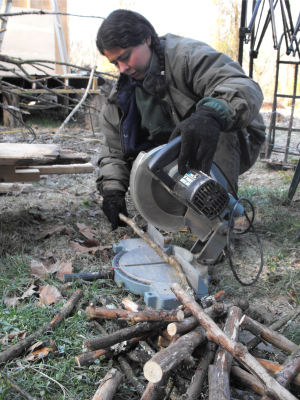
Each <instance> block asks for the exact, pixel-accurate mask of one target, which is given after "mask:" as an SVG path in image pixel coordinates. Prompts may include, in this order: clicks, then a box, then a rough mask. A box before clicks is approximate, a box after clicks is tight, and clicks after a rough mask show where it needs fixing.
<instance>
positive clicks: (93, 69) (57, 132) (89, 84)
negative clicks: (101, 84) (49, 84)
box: [51, 67, 96, 142]
mask: <svg viewBox="0 0 300 400" xmlns="http://www.w3.org/2000/svg"><path fill="white" fill-rule="evenodd" d="M95 69H96V67H93V68H92V71H91V74H90V78H89V82H88V84H87V87H86V91H85V92H84V95H83V96H82V98H81V100H80V101H79V103H78V104H77V106H76V107H74V109H73V110H72V111H71V112H70V114H69V115H68V116H67V118H66V119H65V120H64V122H63V123H62V124H61V126H60V127H59V129H58V130H57V131H56V132H55V135H54V136H53V139H52V141H51V142H55V140H56V138H57V136H58V135H59V134H60V132H61V131H62V130H63V129H64V127H65V126H66V125H67V123H68V122H69V121H70V119H71V118H72V116H73V115H74V114H75V113H76V111H77V110H78V108H79V107H80V106H81V104H83V102H84V100H85V99H86V96H87V95H88V93H89V90H90V87H91V85H92V82H93V76H94V72H95Z"/></svg>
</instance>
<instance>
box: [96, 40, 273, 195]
mask: <svg viewBox="0 0 300 400" xmlns="http://www.w3.org/2000/svg"><path fill="white" fill-rule="evenodd" d="M161 43H162V45H163V47H164V54H165V77H166V80H167V82H168V83H169V85H168V90H167V94H166V95H165V97H164V99H163V100H165V101H166V102H167V103H168V104H169V106H170V107H171V110H172V116H173V119H174V121H175V123H176V124H178V123H179V122H180V121H181V120H183V119H185V118H187V117H188V116H190V115H191V113H192V112H194V111H195V109H196V105H197V103H198V102H199V101H200V100H202V99H205V98H213V99H217V100H220V101H222V103H224V104H225V105H226V106H227V107H228V108H229V110H230V114H231V121H230V123H229V124H228V125H227V129H226V131H225V132H238V131H242V132H243V137H244V139H245V143H244V146H243V147H244V148H245V149H247V148H249V147H250V146H251V147H253V146H254V147H256V148H257V147H260V146H261V144H262V143H263V142H264V140H265V126H264V124H263V121H262V117H261V116H260V115H259V110H260V107H261V105H262V101H263V94H262V91H261V89H260V87H259V85H258V84H257V83H256V82H255V81H253V80H252V79H251V78H249V77H248V76H247V75H245V73H244V72H243V70H242V68H241V66H240V65H239V63H237V62H234V61H233V60H232V59H230V58H229V57H228V56H226V55H225V54H223V53H219V52H217V51H216V50H214V49H213V48H212V47H210V46H208V45H207V44H206V43H203V42H199V41H196V40H193V39H189V38H182V37H179V36H175V35H173V34H167V35H166V36H164V37H163V38H161ZM157 75H160V66H159V60H158V57H157V55H156V53H155V52H153V56H152V60H151V65H150V68H149V72H148V74H147V75H146V77H145V79H144V81H143V87H144V89H145V90H146V91H148V92H149V93H150V94H153V89H152V88H153V85H154V79H155V77H156V76H157ZM129 79H130V78H129V77H128V76H126V75H123V74H121V75H120V78H119V80H125V81H126V80H129ZM123 82H124V81H123ZM118 87H119V83H117V84H116V85H115V87H114V88H113V89H112V92H111V94H110V96H109V98H108V101H107V103H106V104H105V105H104V106H103V109H102V111H101V128H102V133H103V140H102V145H101V155H100V158H99V162H98V165H99V175H98V179H97V187H98V189H99V191H100V193H103V190H121V191H125V192H126V191H127V189H128V185H129V175H130V170H131V165H132V161H133V159H134V158H133V157H128V156H125V155H124V152H123V151H122V140H124V139H125V138H121V131H122V130H121V125H122V117H123V110H122V109H121V107H120V106H119V105H117V98H118V94H119V93H118ZM127 134H128V133H127ZM244 159H245V160H246V161H245V162H246V163H247V164H249V165H248V166H246V168H244V170H245V169H247V168H250V166H251V165H252V164H253V162H254V161H253V160H251V156H249V155H248V156H245V157H244Z"/></svg>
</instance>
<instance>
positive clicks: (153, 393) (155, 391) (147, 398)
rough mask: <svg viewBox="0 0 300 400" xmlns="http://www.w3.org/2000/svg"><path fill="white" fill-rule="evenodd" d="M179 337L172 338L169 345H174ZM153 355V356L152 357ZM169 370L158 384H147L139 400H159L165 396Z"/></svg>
mask: <svg viewBox="0 0 300 400" xmlns="http://www.w3.org/2000/svg"><path fill="white" fill-rule="evenodd" d="M179 337H180V336H179V335H177V336H174V337H173V338H172V342H171V344H174V343H175V342H176V341H177V340H178V339H179ZM154 355H155V354H153V356H154ZM171 372H172V371H171V370H170V371H168V372H166V373H165V374H164V376H163V377H162V379H161V380H160V381H159V382H149V383H148V385H147V386H146V389H145V391H144V393H143V396H142V397H141V400H161V399H163V398H165V396H166V388H167V384H168V381H169V379H170V375H171Z"/></svg>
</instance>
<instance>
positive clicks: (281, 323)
mask: <svg viewBox="0 0 300 400" xmlns="http://www.w3.org/2000/svg"><path fill="white" fill-rule="evenodd" d="M299 314H300V307H297V308H295V310H293V311H291V312H290V313H289V314H287V315H285V316H284V317H282V318H281V319H278V320H277V321H276V322H274V324H272V325H270V326H269V328H270V329H272V330H273V331H278V330H279V329H280V328H282V327H283V326H284V325H285V324H286V323H287V322H288V321H291V320H293V319H295V318H296V317H297V316H298V315H299ZM260 342H261V340H260V338H259V337H254V338H253V339H252V340H250V342H248V343H247V349H248V350H252V349H254V347H256V346H258V345H259V343H260Z"/></svg>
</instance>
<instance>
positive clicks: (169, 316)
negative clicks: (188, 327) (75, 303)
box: [86, 307, 184, 324]
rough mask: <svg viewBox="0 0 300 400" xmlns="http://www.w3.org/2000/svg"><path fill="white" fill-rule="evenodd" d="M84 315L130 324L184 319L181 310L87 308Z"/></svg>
mask: <svg viewBox="0 0 300 400" xmlns="http://www.w3.org/2000/svg"><path fill="white" fill-rule="evenodd" d="M86 313H87V316H88V318H106V319H114V318H116V319H121V320H126V321H128V322H129V323H131V324H135V323H137V322H144V321H146V322H147V321H182V320H183V319H184V312H183V311H182V310H172V311H166V310H158V311H155V310H144V311H137V312H134V311H127V310H122V309H120V308H115V309H112V308H106V307H87V308H86Z"/></svg>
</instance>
